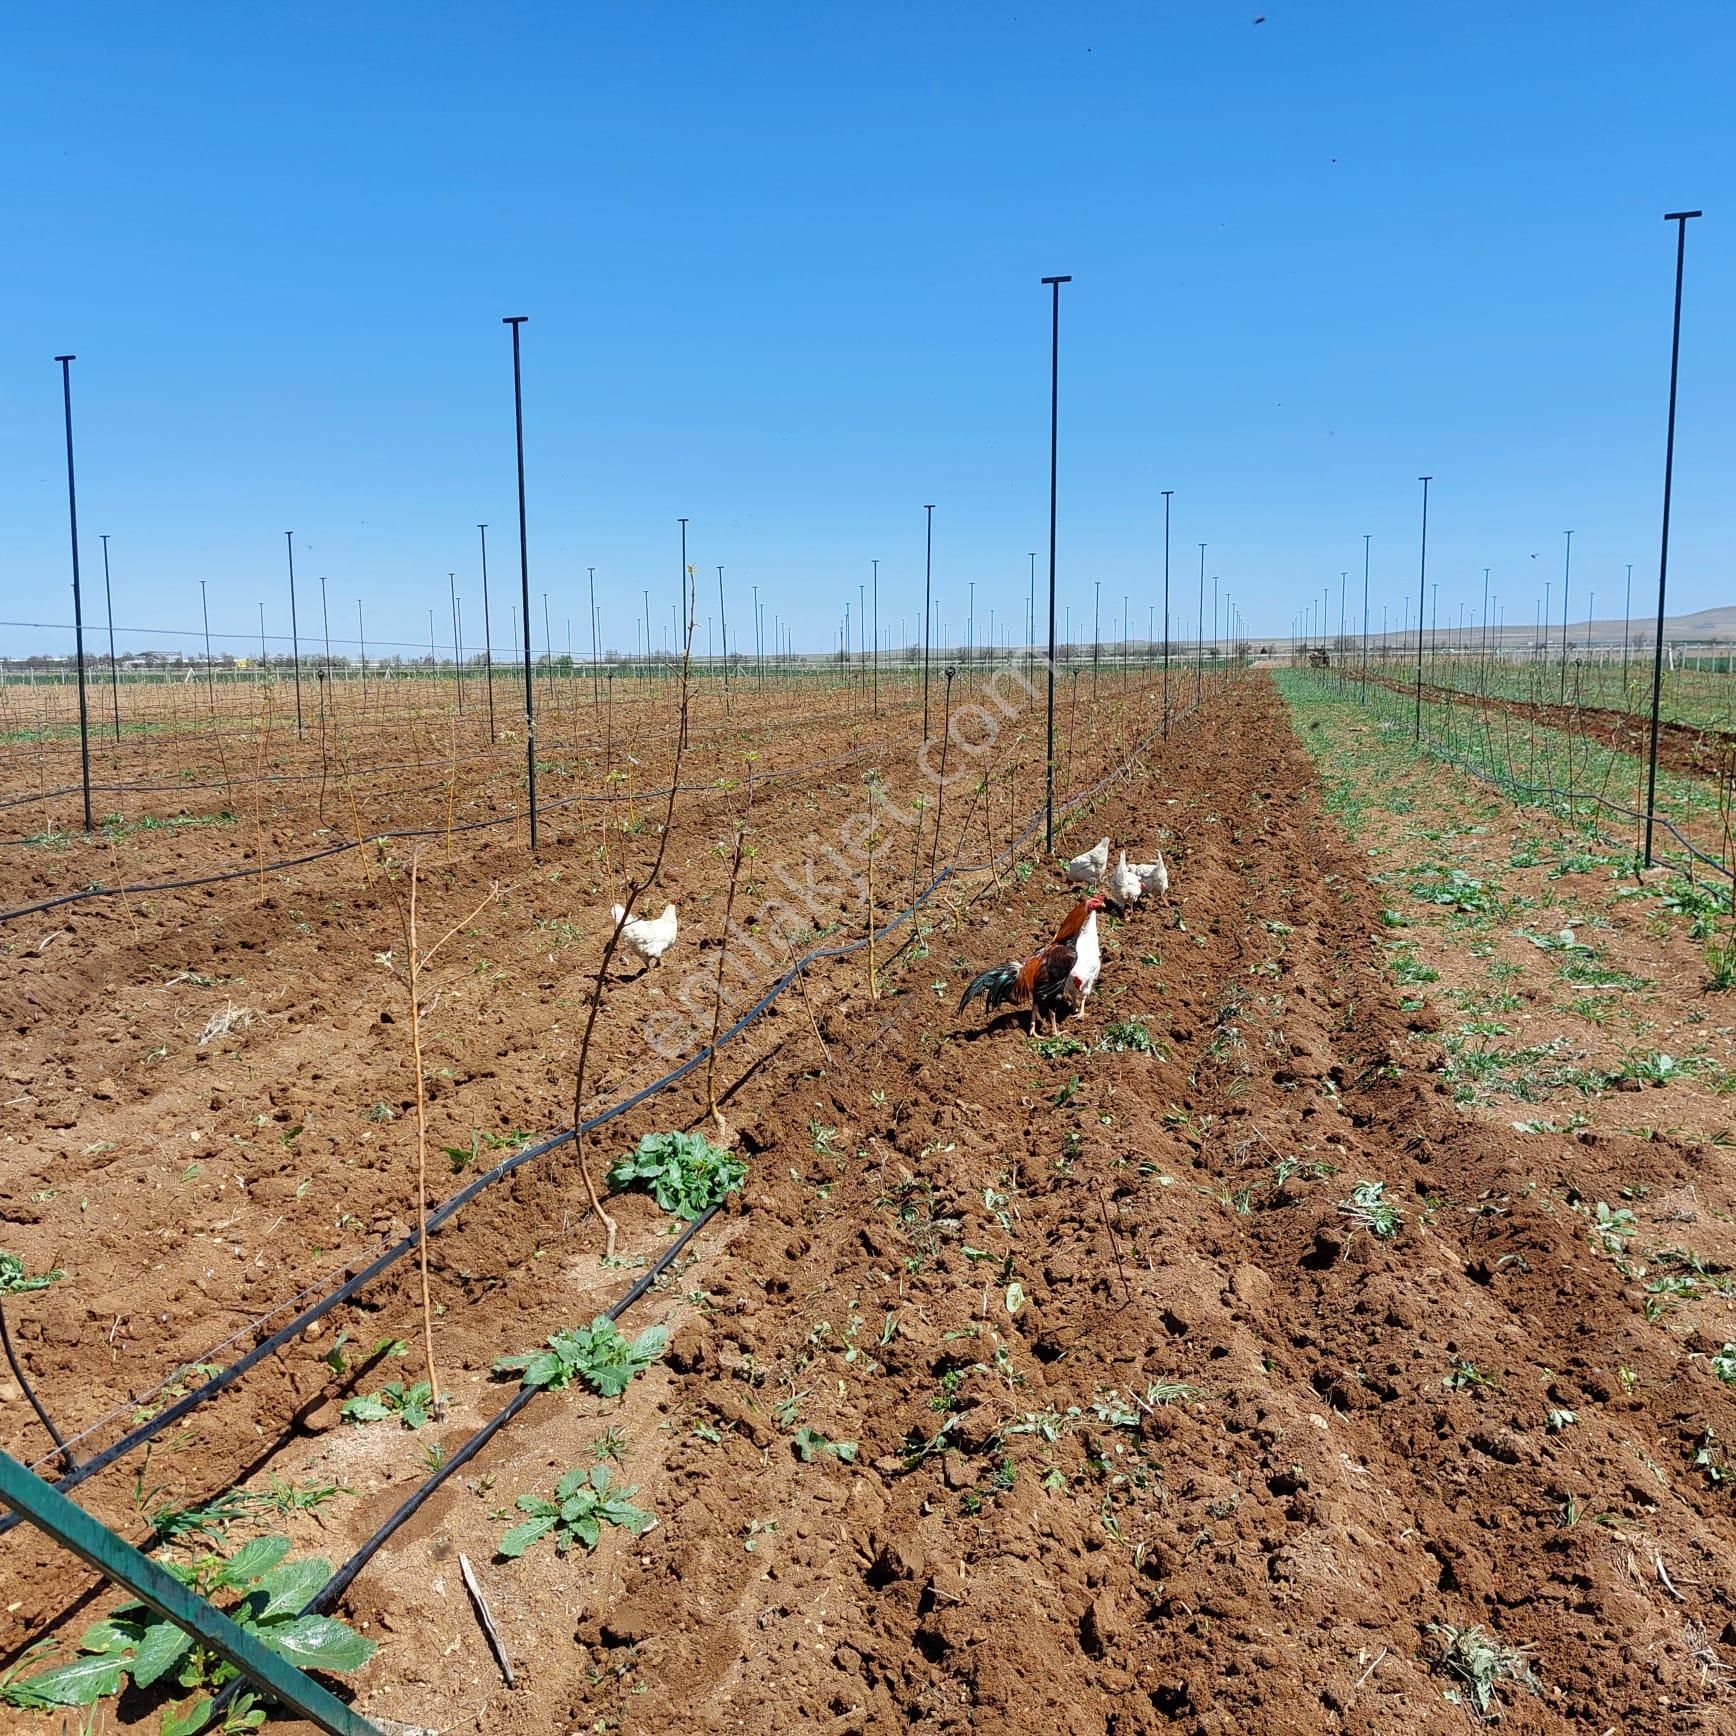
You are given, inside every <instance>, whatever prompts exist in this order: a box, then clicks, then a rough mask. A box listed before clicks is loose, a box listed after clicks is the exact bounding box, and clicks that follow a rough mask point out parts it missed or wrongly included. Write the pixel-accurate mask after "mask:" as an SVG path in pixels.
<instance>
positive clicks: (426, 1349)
mask: <svg viewBox="0 0 1736 1736" xmlns="http://www.w3.org/2000/svg"><path fill="white" fill-rule="evenodd" d="M421 873H422V852H421V850H420V848H418V849H417V850H415V851H414V852H412V854H411V857H410V902H409V905H408V907H406V906H405V904H404V903H403V900H402V899H401V898H400V897H399V894H398V889H397V887H396V885H395V884H394V883H393V880H392V877H391V875H390V874H387V876H386V886H387V889H388V890H389V891H390V892H391V895H392V901H393V903H394V904H396V905H397V907H398V919H399V921H400V923H401V924H402V926H403V931H404V980H405V984H406V987H407V988H408V990H409V995H410V1053H411V1057H412V1060H413V1063H414V1066H415V1077H416V1242H417V1250H416V1251H417V1255H418V1265H419V1267H420V1281H421V1291H422V1347H423V1354H424V1358H425V1360H426V1363H427V1369H428V1386H429V1390H430V1392H431V1394H432V1404H433V1408H434V1409H435V1410H436V1411H437V1410H438V1409H439V1408H440V1376H439V1373H438V1372H437V1370H436V1369H435V1366H434V1307H433V1303H432V1301H431V1299H430V1294H429V1286H428V1080H427V1073H426V1069H425V1068H424V1066H423V1062H422V1013H423V1007H422V976H423V973H424V972H425V971H427V969H428V968H429V967H430V966H431V965H432V964H433V962H434V960H435V958H436V956H437V955H438V954H439V952H440V950H441V948H442V947H444V946H445V945H446V943H447V942H448V941H450V940H451V939H452V937H453V936H454V935H455V934H457V932H458V931H459V930H460V929H461V928H464V927H466V926H467V925H468V924H470V923H472V922H474V921H475V920H476V918H477V917H478V916H480V915H481V914H482V912H483V911H484V910H485V909H487V907H488V906H489V905H490V904H492V903H493V902H494V900H495V899H496V898H497V897H499V895H500V882H499V881H498V880H491V881H490V882H489V885H488V892H487V894H486V895H485V896H484V897H483V899H482V901H481V902H480V903H479V904H477V906H476V908H475V909H474V910H472V911H471V912H470V913H469V915H467V916H462V917H460V918H459V919H458V921H456V922H455V923H453V924H452V926H451V927H450V928H449V929H447V930H446V932H445V933H444V934H443V935H441V937H440V938H439V939H438V940H437V941H435V943H434V944H433V945H432V946H431V947H428V948H427V949H426V950H424V949H423V947H422V944H421V933H420V919H421V912H420V909H419V899H420V891H421Z"/></svg>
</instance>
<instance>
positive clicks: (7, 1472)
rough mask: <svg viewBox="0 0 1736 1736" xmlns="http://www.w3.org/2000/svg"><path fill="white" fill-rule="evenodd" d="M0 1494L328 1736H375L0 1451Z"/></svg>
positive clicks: (308, 1681)
mask: <svg viewBox="0 0 1736 1736" xmlns="http://www.w3.org/2000/svg"><path fill="white" fill-rule="evenodd" d="M0 1499H4V1500H5V1502H6V1504H7V1505H8V1506H9V1507H12V1508H13V1509H15V1510H16V1512H17V1513H18V1515H19V1517H20V1518H22V1519H25V1520H27V1521H28V1522H29V1523H30V1524H32V1525H34V1526H36V1528H37V1529H38V1530H39V1531H43V1532H45V1533H46V1534H47V1535H48V1536H49V1537H51V1538H53V1539H54V1541H55V1542H56V1543H58V1544H59V1545H60V1546H61V1548H63V1549H67V1550H70V1551H71V1552H72V1553H73V1554H74V1555H76V1556H77V1557H78V1558H79V1560H81V1561H83V1562H84V1563H86V1565H87V1566H90V1567H94V1568H95V1569H96V1570H97V1572H98V1573H101V1574H103V1575H105V1576H106V1577H107V1578H109V1579H112V1580H114V1581H115V1583H116V1584H117V1585H121V1586H124V1587H125V1588H126V1589H127V1590H128V1591H130V1592H131V1593H132V1594H133V1596H134V1597H136V1598H138V1599H140V1600H141V1601H142V1602H143V1603H145V1604H147V1605H148V1606H149V1607H150V1608H151V1609H154V1610H155V1611H156V1612H157V1614H158V1615H160V1616H165V1617H166V1618H167V1619H168V1620H170V1621H172V1622H173V1623H174V1624H175V1625H176V1626H177V1627H179V1628H181V1629H183V1630H185V1631H186V1632H187V1633H190V1634H191V1635H192V1636H193V1637H194V1638H195V1639H196V1640H198V1641H199V1643H200V1644H201V1645H205V1646H209V1647H210V1648H211V1650H212V1651H214V1652H216V1653H217V1654H218V1655H219V1656H220V1657H222V1658H225V1659H227V1660H228V1662H230V1663H231V1664H233V1665H234V1666H235V1668H236V1669H238V1670H239V1671H240V1672H241V1673H242V1675H244V1676H245V1677H246V1678H247V1679H248V1680H249V1681H250V1682H252V1683H253V1684H254V1686H255V1687H257V1688H261V1689H263V1690H264V1691H265V1692H266V1693H268V1694H270V1695H271V1696H272V1697H273V1698H274V1699H276V1700H281V1701H282V1702H283V1704H284V1705H286V1706H288V1707H289V1708H291V1710H293V1711H296V1712H299V1713H300V1714H301V1715H302V1717H304V1718H306V1719H308V1720H310V1721H311V1722H312V1723H314V1724H317V1725H318V1726H319V1727H320V1729H322V1730H325V1731H328V1732H330V1736H380V1731H379V1729H378V1728H377V1727H376V1726H375V1725H373V1724H370V1723H369V1722H368V1720H367V1719H366V1718H363V1717H361V1716H360V1715H359V1714H358V1713H355V1712H352V1711H351V1710H350V1709H349V1707H348V1706H346V1705H345V1704H344V1703H343V1701H342V1700H340V1699H338V1698H337V1697H336V1695H334V1694H332V1693H331V1692H329V1691H328V1690H327V1689H325V1688H322V1687H321V1686H320V1685H319V1683H318V1682H316V1681H314V1680H313V1679H312V1677H310V1676H308V1675H305V1674H304V1673H303V1672H302V1671H300V1670H298V1669H297V1668H296V1667H295V1665H294V1664H292V1663H290V1662H289V1661H288V1660H287V1659H284V1658H280V1657H279V1656H278V1655H277V1653H276V1652H273V1651H270V1650H268V1649H267V1648H266V1647H265V1646H262V1645H261V1644H260V1643H259V1641H258V1640H256V1639H255V1638H254V1637H253V1635H252V1634H250V1633H247V1632H245V1631H244V1630H243V1629H241V1628H239V1627H237V1626H236V1625H235V1623H234V1622H232V1621H231V1620H230V1619H229V1618H228V1616H226V1615H224V1614H223V1612H222V1611H221V1610H218V1609H214V1608H212V1606H211V1605H210V1604H209V1603H207V1602H206V1600H205V1599H204V1598H202V1597H200V1596H199V1594H198V1593H197V1592H195V1591H190V1590H189V1589H188V1588H187V1587H186V1586H184V1585H183V1584H182V1583H181V1582H180V1580H178V1579H176V1578H175V1576H174V1575H173V1574H171V1573H168V1572H166V1571H165V1570H164V1569H163V1568H161V1567H160V1566H158V1564H157V1563H156V1562H154V1561H153V1560H151V1558H150V1557H149V1556H148V1555H141V1554H140V1553H139V1551H138V1550H136V1549H135V1548H133V1546H132V1545H131V1544H130V1543H128V1542H127V1541H126V1540H125V1539H124V1538H120V1537H117V1536H116V1535H115V1534H114V1532H112V1531H111V1530H109V1528H108V1527H107V1526H106V1525H104V1524H102V1523H101V1522H100V1521H98V1520H96V1519H93V1518H92V1517H91V1516H90V1515H89V1514H88V1513H87V1512H85V1510H84V1509H83V1508H82V1507H80V1506H77V1505H76V1504H75V1503H73V1502H71V1501H69V1500H67V1498H66V1497H65V1496H64V1495H63V1494H61V1492H60V1491H59V1490H58V1489H56V1488H55V1487H53V1485H52V1484H49V1483H45V1482H43V1480H42V1479H41V1478H40V1477H38V1476H35V1475H33V1474H32V1473H31V1472H29V1471H27V1470H26V1469H25V1468H24V1466H22V1465H21V1464H19V1462H18V1461H17V1460H16V1459H15V1458H13V1457H12V1455H11V1454H10V1453H4V1452H0Z"/></svg>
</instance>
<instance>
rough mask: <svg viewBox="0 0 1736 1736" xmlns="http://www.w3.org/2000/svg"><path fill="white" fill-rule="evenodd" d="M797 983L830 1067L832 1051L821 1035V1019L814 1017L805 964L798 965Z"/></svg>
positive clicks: (821, 1049)
mask: <svg viewBox="0 0 1736 1736" xmlns="http://www.w3.org/2000/svg"><path fill="white" fill-rule="evenodd" d="M796 985H797V987H799V988H800V989H801V991H802V1005H803V1006H804V1007H806V1008H807V1009H808V1023H809V1025H810V1026H812V1027H813V1032H814V1041H815V1042H816V1043H818V1044H819V1045H820V1053H821V1054H822V1055H823V1056H824V1057H825V1059H826V1065H827V1067H828V1068H830V1066H831V1065H832V1051H831V1050H830V1049H828V1048H827V1047H826V1039H825V1038H824V1037H822V1036H821V1035H820V1021H819V1020H818V1019H816V1018H815V1017H814V1003H813V1002H812V1001H811V1000H809V999H808V972H807V968H806V967H805V966H804V965H800V964H798V965H797V966H796Z"/></svg>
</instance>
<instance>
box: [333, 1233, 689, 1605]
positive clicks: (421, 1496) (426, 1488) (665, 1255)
mask: <svg viewBox="0 0 1736 1736" xmlns="http://www.w3.org/2000/svg"><path fill="white" fill-rule="evenodd" d="M722 1210H723V1202H722V1201H721V1200H720V1201H718V1203H717V1204H716V1205H714V1206H711V1207H709V1208H708V1209H707V1210H706V1211H705V1212H704V1213H703V1214H701V1216H699V1217H697V1218H695V1219H694V1221H693V1222H692V1223H691V1224H689V1225H688V1226H687V1228H686V1229H685V1230H683V1231H682V1232H681V1234H680V1235H679V1236H677V1237H676V1238H675V1240H674V1241H673V1242H671V1243H670V1244H669V1246H668V1247H667V1248H665V1249H664V1250H663V1252H662V1253H661V1254H660V1255H659V1256H658V1257H657V1259H656V1261H655V1262H654V1263H653V1264H652V1265H650V1266H649V1267H647V1268H646V1270H645V1271H644V1272H642V1273H641V1274H640V1276H639V1278H638V1281H637V1282H636V1283H635V1284H634V1285H633V1286H632V1288H631V1289H629V1290H628V1291H627V1292H626V1293H625V1294H624V1295H623V1296H622V1297H621V1299H620V1300H619V1301H618V1302H616V1303H615V1304H614V1305H613V1306H612V1307H611V1308H610V1309H609V1310H608V1318H609V1319H611V1320H619V1319H620V1318H621V1316H622V1315H623V1314H625V1313H626V1312H627V1310H628V1309H629V1308H631V1307H632V1306H633V1304H634V1303H635V1302H637V1301H638V1300H639V1298H640V1297H641V1296H643V1295H644V1294H645V1292H646V1291H647V1290H649V1289H650V1288H651V1286H652V1285H653V1284H655V1283H656V1282H657V1280H658V1279H659V1278H661V1277H662V1276H663V1274H664V1273H665V1272H666V1271H668V1270H669V1268H670V1266H672V1265H673V1264H674V1263H675V1261H676V1260H677V1259H678V1258H679V1257H680V1254H681V1251H682V1250H683V1249H684V1248H685V1247H686V1246H687V1244H688V1243H689V1242H691V1241H692V1240H693V1238H694V1237H695V1236H696V1235H698V1234H699V1232H700V1231H701V1230H702V1229H704V1228H705V1226H706V1225H707V1224H709V1223H710V1222H711V1220H712V1219H713V1218H715V1217H716V1216H717V1214H718V1213H719V1212H720V1211H722ZM543 1390H544V1389H543V1388H542V1387H539V1386H525V1387H520V1388H519V1390H518V1391H517V1392H516V1393H515V1394H514V1395H513V1398H512V1402H511V1403H510V1404H508V1405H507V1406H506V1407H505V1408H504V1409H503V1410H499V1411H497V1412H496V1413H495V1414H494V1415H493V1416H492V1417H490V1418H489V1419H488V1421H487V1422H485V1423H484V1424H483V1425H482V1427H481V1428H479V1429H478V1430H477V1431H476V1433H475V1434H473V1435H472V1436H471V1437H470V1439H469V1440H467V1441H466V1442H465V1443H464V1445H463V1446H461V1447H459V1448H458V1449H457V1451H455V1452H454V1453H453V1454H452V1455H451V1456H450V1457H449V1458H447V1459H446V1460H445V1461H443V1462H442V1464H441V1466H440V1468H439V1469H438V1470H437V1471H435V1472H434V1474H433V1475H432V1476H431V1477H429V1478H428V1480H427V1481H426V1482H424V1483H422V1484H421V1485H419V1486H418V1487H417V1488H415V1489H413V1490H412V1491H411V1492H410V1494H409V1495H407V1496H406V1497H405V1498H404V1500H403V1501H402V1502H401V1503H400V1504H399V1506H398V1507H397V1508H396V1509H395V1511H393V1512H392V1514H391V1515H390V1516H389V1517H388V1518H387V1519H386V1520H385V1521H384V1522H383V1523H382V1524H381V1525H380V1527H379V1529H378V1530H376V1531H375V1532H374V1534H373V1536H371V1537H370V1538H369V1539H368V1540H367V1542H365V1543H364V1544H363V1545H362V1546H361V1548H359V1549H358V1550H357V1551H356V1552H355V1554H354V1555H352V1556H351V1557H350V1558H349V1560H348V1561H346V1562H345V1563H344V1564H343V1566H342V1567H340V1568H339V1569H338V1570H337V1572H336V1573H334V1574H333V1575H332V1576H331V1578H330V1579H328V1580H327V1581H326V1582H325V1584H324V1585H323V1586H321V1588H320V1589H319V1590H318V1591H317V1592H315V1593H314V1595H313V1597H312V1598H310V1599H309V1600H308V1603H307V1604H306V1606H305V1607H304V1608H303V1610H302V1612H301V1613H302V1614H303V1615H316V1614H319V1613H321V1612H323V1611H325V1610H329V1609H330V1608H331V1607H332V1605H333V1604H335V1603H336V1602H337V1601H338V1599H339V1598H341V1597H342V1596H343V1595H344V1593H345V1592H346V1591H348V1590H349V1588H350V1585H351V1582H352V1581H353V1580H354V1579H355V1577H356V1575H357V1574H358V1573H360V1572H361V1571H362V1569H363V1568H364V1567H366V1566H367V1564H368V1563H369V1561H371V1560H372V1559H373V1557H374V1556H375V1555H376V1554H378V1553H379V1551H380V1549H381V1548H382V1547H383V1546H384V1545H385V1543H386V1542H387V1541H388V1540H389V1539H390V1537H391V1535H392V1533H393V1532H394V1531H396V1530H398V1529H399V1527H400V1526H402V1525H404V1524H405V1523H406V1522H407V1521H408V1520H410V1519H411V1518H413V1517H414V1516H415V1514H416V1512H417V1510H418V1509H419V1508H420V1507H421V1506H422V1504H423V1503H424V1502H425V1501H426V1500H427V1499H428V1497H429V1496H430V1495H432V1494H433V1493H434V1492H435V1490H437V1489H438V1488H439V1487H440V1485H441V1484H442V1483H444V1482H445V1481H446V1479H447V1478H448V1477H450V1476H451V1475H452V1473H453V1472H454V1471H457V1470H459V1469H461V1468H462V1467H463V1466H465V1465H467V1464H469V1462H470V1461H471V1460H472V1459H474V1458H475V1457H476V1455H477V1454H478V1453H480V1452H481V1451H482V1449H483V1448H484V1447H486V1446H487V1445H488V1443H489V1442H490V1441H491V1440H493V1439H494V1437H495V1436H496V1435H497V1434H499V1433H500V1431H501V1430H502V1429H503V1428H505V1427H506V1425H507V1424H508V1423H509V1422H511V1421H512V1419H513V1418H514V1417H515V1416H517V1415H518V1413H519V1412H520V1411H522V1410H523V1409H524V1408H525V1406H526V1405H528V1404H529V1403H530V1401H531V1400H532V1399H533V1398H535V1397H536V1396H537V1394H538V1393H539V1392H542V1391H543Z"/></svg>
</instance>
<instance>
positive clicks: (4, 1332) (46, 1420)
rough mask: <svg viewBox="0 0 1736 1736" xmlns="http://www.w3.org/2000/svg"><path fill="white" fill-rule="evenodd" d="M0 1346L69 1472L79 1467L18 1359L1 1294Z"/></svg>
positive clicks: (7, 1364) (20, 1388) (4, 1302)
mask: <svg viewBox="0 0 1736 1736" xmlns="http://www.w3.org/2000/svg"><path fill="white" fill-rule="evenodd" d="M0 1346H4V1347H5V1351H6V1366H7V1367H8V1368H10V1369H11V1370H12V1373H13V1376H14V1377H15V1378H16V1380H17V1382H18V1388H19V1391H21V1392H22V1393H23V1394H24V1396H25V1397H26V1398H27V1399H29V1400H30V1408H31V1409H32V1410H33V1411H35V1412H36V1418H37V1421H38V1422H40V1423H41V1424H42V1426H43V1427H44V1428H45V1429H47V1430H48V1438H49V1439H50V1440H51V1441H53V1442H54V1444H55V1446H57V1447H58V1448H59V1449H60V1462H61V1464H62V1465H64V1466H65V1467H66V1469H67V1471H68V1473H71V1472H74V1471H76V1470H77V1469H78V1460H77V1459H75V1458H74V1457H73V1456H72V1449H71V1448H70V1447H69V1446H67V1444H66V1441H65V1440H64V1439H63V1438H62V1436H61V1433H60V1430H59V1429H57V1428H56V1427H55V1426H54V1419H53V1418H52V1417H51V1416H50V1415H49V1414H48V1412H47V1411H45V1410H44V1409H43V1408H42V1400H41V1399H39V1398H38V1397H37V1396H36V1389H35V1388H34V1387H33V1386H32V1385H31V1384H30V1377H29V1376H28V1375H27V1374H26V1373H25V1372H24V1367H23V1364H22V1363H20V1362H19V1360H18V1353H17V1351H15V1350H14V1349H13V1348H12V1329H11V1327H9V1326H8V1325H7V1324H6V1299H5V1297H4V1296H0Z"/></svg>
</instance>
